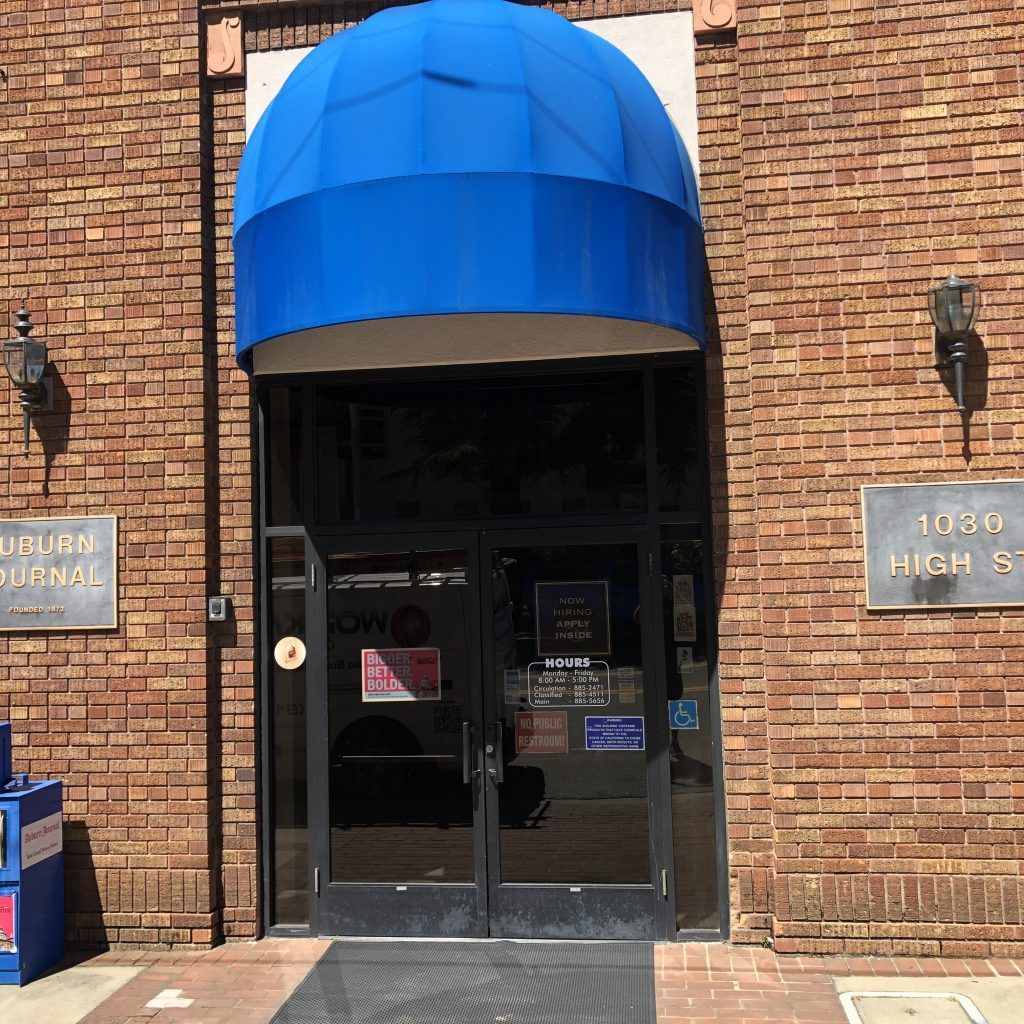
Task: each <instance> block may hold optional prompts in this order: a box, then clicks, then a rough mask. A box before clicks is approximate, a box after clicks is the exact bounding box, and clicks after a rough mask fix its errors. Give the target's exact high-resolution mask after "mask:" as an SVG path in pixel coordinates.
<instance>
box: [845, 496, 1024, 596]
mask: <svg viewBox="0 0 1024 1024" xmlns="http://www.w3.org/2000/svg"><path fill="white" fill-rule="evenodd" d="M861 502H862V506H863V511H864V562H865V568H866V571H867V607H868V610H869V611H885V610H887V609H888V610H896V609H903V610H912V609H914V608H921V609H926V608H981V607H986V606H988V607H1011V606H1016V605H1024V481H1021V480H991V481H979V482H973V481H972V482H970V483H950V484H881V485H871V486H866V487H862V488H861Z"/></svg>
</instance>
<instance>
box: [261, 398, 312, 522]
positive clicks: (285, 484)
mask: <svg viewBox="0 0 1024 1024" xmlns="http://www.w3.org/2000/svg"><path fill="white" fill-rule="evenodd" d="M263 408H264V425H265V429H266V434H267V445H266V453H267V454H266V459H265V472H266V478H267V513H268V518H269V525H270V526H295V525H296V524H298V523H301V522H302V480H303V461H302V388H301V387H271V388H268V389H267V391H266V401H265V404H264V407H263Z"/></svg>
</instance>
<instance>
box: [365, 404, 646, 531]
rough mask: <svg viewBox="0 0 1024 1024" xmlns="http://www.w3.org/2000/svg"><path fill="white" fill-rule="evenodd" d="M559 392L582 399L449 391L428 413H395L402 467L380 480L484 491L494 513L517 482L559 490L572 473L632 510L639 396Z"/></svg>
mask: <svg viewBox="0 0 1024 1024" xmlns="http://www.w3.org/2000/svg"><path fill="white" fill-rule="evenodd" d="M565 390H567V391H571V392H573V393H574V394H575V395H578V396H579V397H580V398H581V399H582V400H579V401H565V399H564V397H562V396H561V395H557V394H554V393H553V389H550V388H544V389H541V388H536V389H525V390H513V391H512V393H511V395H510V394H509V392H508V391H498V390H489V389H488V390H480V391H476V392H475V393H473V394H472V395H467V394H465V393H463V394H459V393H456V392H449V393H448V394H445V395H443V396H441V397H440V398H439V400H438V401H437V402H436V403H435V404H433V405H431V406H429V407H426V406H423V407H405V408H401V409H398V410H396V411H395V415H397V416H398V417H399V423H400V424H401V427H402V432H403V436H404V437H405V438H406V442H407V447H406V451H405V460H406V461H405V465H403V466H399V467H396V468H395V469H393V470H392V471H391V472H390V473H389V474H387V476H386V477H385V478H386V479H399V480H408V481H410V482H412V483H414V484H419V483H422V482H424V481H430V480H452V479H454V480H461V481H464V482H467V483H470V484H473V485H476V486H481V487H483V488H486V487H488V486H489V488H490V491H491V504H492V506H493V507H494V509H496V510H497V509H500V510H513V511H514V510H516V509H518V508H519V506H520V501H521V498H522V497H523V485H524V484H528V483H531V482H532V483H536V482H538V481H541V480H543V479H544V477H545V476H547V475H548V474H551V473H555V474H557V475H558V477H559V478H560V479H561V481H562V483H563V484H564V483H567V482H568V481H569V479H570V477H571V476H573V475H576V474H582V479H581V480H580V481H579V485H580V486H586V487H588V488H590V489H591V490H595V489H603V490H611V491H621V492H625V493H635V494H637V495H638V499H637V501H638V503H640V502H641V501H642V497H640V495H642V481H643V421H642V415H641V401H640V391H639V388H638V387H633V386H626V387H622V386H613V387H611V388H608V387H605V386H601V387H600V388H595V387H594V386H589V387H588V386H585V385H583V386H581V385H576V386H575V387H574V386H573V385H571V384H567V385H566V389H565ZM588 392H589V394H588ZM595 392H596V393H595ZM460 401H461V402H462V403H463V404H459V403H460ZM555 498H556V503H557V496H555ZM612 507H614V506H612Z"/></svg>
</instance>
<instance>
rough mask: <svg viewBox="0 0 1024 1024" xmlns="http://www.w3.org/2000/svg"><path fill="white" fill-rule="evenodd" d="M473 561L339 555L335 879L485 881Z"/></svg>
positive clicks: (331, 586)
mask: <svg viewBox="0 0 1024 1024" xmlns="http://www.w3.org/2000/svg"><path fill="white" fill-rule="evenodd" d="M467 566H468V560H467V557H466V552H465V551H462V550H447V551H412V552H393V553H392V552H373V553H366V554H335V555H331V556H330V557H329V559H328V563H327V575H328V580H327V587H328V590H327V689H328V717H329V742H330V762H329V763H330V780H329V789H330V851H331V880H332V881H333V882H362V883H367V882H397V883H402V882H441V883H444V882H473V881H474V880H475V868H474V861H473V819H472V812H473V805H472V792H471V788H470V786H467V785H465V784H464V783H463V777H462V757H463V735H462V734H463V730H462V723H463V721H465V720H466V719H467V716H468V714H469V707H470V693H469V688H470V686H471V685H473V682H474V681H475V677H473V676H472V674H471V671H470V653H469V645H468V643H467V640H468V637H469V635H470V630H471V629H473V628H475V619H474V618H473V617H472V611H471V607H470V601H471V597H470V588H469V585H468V584H469V579H468V568H467Z"/></svg>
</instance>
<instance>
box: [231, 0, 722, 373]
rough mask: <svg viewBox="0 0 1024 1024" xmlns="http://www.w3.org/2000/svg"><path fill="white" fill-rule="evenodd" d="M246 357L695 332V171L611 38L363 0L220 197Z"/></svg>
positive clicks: (475, 13) (355, 364)
mask: <svg viewBox="0 0 1024 1024" xmlns="http://www.w3.org/2000/svg"><path fill="white" fill-rule="evenodd" d="M234 231H235V238H234V241H235V267H236V271H235V287H236V304H237V318H236V345H237V355H238V360H239V363H240V364H241V365H242V366H243V367H244V368H245V369H247V370H255V371H256V372H258V373H262V372H267V373H281V372H303V371H307V372H309V371H326V370H332V369H356V368H367V367H377V366H414V365H427V364H447V363H476V362H495V361H506V360H515V359H543V358H554V357H559V358H561V357H569V356H586V355H601V354H612V353H629V352H643V351H667V350H674V349H680V348H687V347H689V348H696V347H697V346H698V345H700V346H703V343H704V337H705V333H704V298H703V295H704V255H703V238H702V232H701V225H700V210H699V204H698V196H697V185H696V180H695V176H694V173H693V169H692V167H691V165H690V161H689V158H688V156H687V154H686V151H685V148H684V147H683V144H682V142H681V140H680V138H679V136H678V134H677V132H676V130H675V128H674V127H673V125H672V122H671V121H670V119H669V117H668V115H667V114H666V112H665V109H664V106H663V105H662V103H661V101H660V100H659V98H658V96H657V95H656V94H655V92H654V90H653V89H652V87H651V86H650V84H649V83H648V81H647V80H646V78H644V76H643V74H641V72H640V71H639V70H638V69H637V68H636V66H635V65H634V64H633V63H632V62H631V61H630V60H629V59H628V58H627V57H626V56H625V55H624V54H623V53H621V52H620V51H619V50H617V49H616V48H615V47H614V46H612V45H611V44H609V43H607V42H605V41H604V40H602V39H600V38H598V37H597V36H595V35H593V34H592V33H589V32H587V31H585V30H584V29H581V28H577V27H576V26H574V25H572V24H570V23H569V22H568V21H566V20H565V19H564V18H562V17H560V16H559V15H556V14H553V13H551V12H548V11H544V10H541V9H538V8H533V7H525V6H521V5H518V4H514V3H508V2H506V0H430V2H428V3H422V4H417V5H415V6H408V7H398V8H393V9H389V10H386V11H382V12H380V13H378V14H375V15H374V16H373V17H371V18H370V19H368V20H367V21H365V22H363V23H362V24H361V25H359V26H357V27H355V28H352V29H349V30H347V31H344V32H341V33H339V34H337V35H335V36H333V37H332V38H330V39H327V40H326V41H324V42H323V43H321V44H320V45H319V46H317V47H316V48H315V49H314V50H313V51H312V52H311V53H310V54H309V55H308V56H307V57H306V58H305V59H304V60H303V61H302V62H301V63H300V64H299V65H298V67H297V68H296V69H295V71H294V72H293V73H292V74H291V76H290V77H289V78H288V80H287V81H286V82H285V84H284V86H283V87H282V89H281V91H280V92H279V93H278V95H277V96H276V98H275V99H274V100H273V101H272V102H271V104H270V106H269V107H268V108H267V110H266V111H265V113H264V115H263V117H262V118H261V119H260V121H259V123H258V124H257V126H256V128H255V130H254V131H253V133H252V136H251V138H250V140H249V143H248V145H247V146H246V149H245V152H244V154H243V156H242V162H241V166H240V168H239V172H238V184H237V190H236V195H235V227H234Z"/></svg>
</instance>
